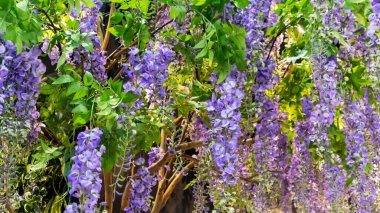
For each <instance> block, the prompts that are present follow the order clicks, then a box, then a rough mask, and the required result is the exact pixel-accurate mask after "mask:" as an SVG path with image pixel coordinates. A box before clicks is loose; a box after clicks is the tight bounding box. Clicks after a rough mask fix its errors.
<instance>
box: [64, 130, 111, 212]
mask: <svg viewBox="0 0 380 213" xmlns="http://www.w3.org/2000/svg"><path fill="white" fill-rule="evenodd" d="M102 134H103V133H102V131H101V130H100V129H99V128H94V129H91V130H86V131H84V132H81V133H79V134H78V142H77V145H76V146H75V156H74V157H72V160H73V161H74V164H73V166H72V167H71V171H70V174H69V176H68V178H67V179H68V181H69V182H70V183H71V189H70V191H69V193H70V195H71V196H73V197H76V198H78V199H79V200H80V203H79V204H77V203H71V204H69V205H68V206H67V207H66V210H65V213H76V212H94V210H95V206H96V204H97V202H98V199H99V198H100V190H101V188H102V179H101V178H100V173H101V158H102V154H103V153H104V152H105V147H104V146H103V145H101V146H100V148H99V150H98V147H99V144H100V141H101V137H102Z"/></svg>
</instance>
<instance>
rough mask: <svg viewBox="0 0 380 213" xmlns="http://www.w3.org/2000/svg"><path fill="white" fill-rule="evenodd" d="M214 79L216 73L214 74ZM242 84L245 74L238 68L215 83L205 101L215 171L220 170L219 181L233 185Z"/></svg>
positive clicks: (239, 133) (235, 178) (239, 135)
mask: <svg viewBox="0 0 380 213" xmlns="http://www.w3.org/2000/svg"><path fill="white" fill-rule="evenodd" d="M213 78H214V79H213V80H212V81H213V82H214V83H215V81H216V76H213ZM243 83H244V75H243V74H242V73H240V72H238V71H237V70H234V71H232V72H231V73H230V74H229V75H228V76H227V78H226V79H225V80H224V82H223V83H221V84H218V85H216V86H215V93H214V94H213V95H212V99H211V100H210V101H208V103H207V110H208V111H209V112H210V115H209V118H210V120H211V126H212V129H211V135H212V140H213V142H214V143H213V144H212V145H211V146H212V148H211V150H212V154H213V159H214V162H215V164H216V167H217V170H218V171H220V172H221V178H220V179H219V180H218V183H220V184H226V185H234V184H235V182H236V180H237V177H236V167H237V161H238V159H237V153H236V151H237V147H238V140H239V138H240V137H241V135H242V133H241V129H240V127H239V122H240V120H241V114H240V111H239V107H240V105H241V100H242V99H243V97H244V92H243V90H242V89H241V87H242V86H243Z"/></svg>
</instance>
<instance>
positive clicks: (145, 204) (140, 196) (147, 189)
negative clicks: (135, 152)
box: [125, 158, 157, 213]
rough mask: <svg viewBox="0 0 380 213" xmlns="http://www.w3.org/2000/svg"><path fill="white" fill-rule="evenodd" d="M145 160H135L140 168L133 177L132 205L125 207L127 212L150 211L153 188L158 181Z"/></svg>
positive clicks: (130, 198) (130, 196)
mask: <svg viewBox="0 0 380 213" xmlns="http://www.w3.org/2000/svg"><path fill="white" fill-rule="evenodd" d="M144 162H145V160H144V159H143V158H138V159H137V160H135V165H136V166H138V167H139V168H138V169H137V170H136V173H135V174H134V177H133V178H132V179H131V185H132V187H131V189H130V195H129V203H130V205H129V207H128V208H126V209H125V212H127V213H133V212H136V211H137V212H147V211H149V204H150V200H151V198H152V196H151V192H152V188H153V187H154V186H155V185H156V182H157V181H156V178H155V177H154V176H153V175H152V174H151V173H150V172H149V170H148V167H146V166H144Z"/></svg>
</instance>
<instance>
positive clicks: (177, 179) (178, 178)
mask: <svg viewBox="0 0 380 213" xmlns="http://www.w3.org/2000/svg"><path fill="white" fill-rule="evenodd" d="M192 167H194V162H190V163H189V164H187V165H186V166H185V168H183V169H182V171H181V172H180V173H178V174H177V176H176V177H175V178H174V180H173V181H172V182H171V183H170V185H169V186H168V188H167V189H166V191H165V193H164V197H163V199H162V203H161V206H165V205H166V202H167V201H168V200H169V198H170V195H171V194H172V193H173V191H174V189H175V187H176V186H177V184H178V183H179V182H180V181H181V180H182V178H183V176H184V175H185V173H186V172H187V171H189V169H191V168H192Z"/></svg>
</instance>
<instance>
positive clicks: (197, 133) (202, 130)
mask: <svg viewBox="0 0 380 213" xmlns="http://www.w3.org/2000/svg"><path fill="white" fill-rule="evenodd" d="M190 138H191V140H192V141H202V142H203V143H207V142H208V141H210V133H209V131H208V128H207V125H206V123H205V122H204V120H203V119H202V118H201V117H200V116H199V115H198V114H195V115H194V116H193V122H192V128H191V129H190Z"/></svg>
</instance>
